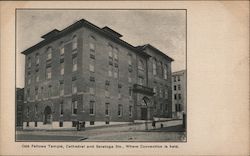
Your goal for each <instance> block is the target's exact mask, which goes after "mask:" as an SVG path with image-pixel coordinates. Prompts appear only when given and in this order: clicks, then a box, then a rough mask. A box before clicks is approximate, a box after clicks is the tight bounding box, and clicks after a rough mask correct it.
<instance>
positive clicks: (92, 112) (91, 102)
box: [89, 101, 95, 115]
mask: <svg viewBox="0 0 250 156" xmlns="http://www.w3.org/2000/svg"><path fill="white" fill-rule="evenodd" d="M94 107H95V102H94V101H90V103H89V114H90V115H94V114H95V110H94Z"/></svg>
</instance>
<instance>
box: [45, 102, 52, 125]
mask: <svg viewBox="0 0 250 156" xmlns="http://www.w3.org/2000/svg"><path fill="white" fill-rule="evenodd" d="M43 123H44V124H51V123H52V111H51V108H50V107H49V106H46V107H45V109H44V122H43Z"/></svg>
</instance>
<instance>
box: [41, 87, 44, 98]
mask: <svg viewBox="0 0 250 156" xmlns="http://www.w3.org/2000/svg"><path fill="white" fill-rule="evenodd" d="M43 94H44V93H43V87H41V98H43Z"/></svg>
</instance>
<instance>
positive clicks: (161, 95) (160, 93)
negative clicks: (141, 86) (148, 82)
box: [159, 87, 163, 97]
mask: <svg viewBox="0 0 250 156" xmlns="http://www.w3.org/2000/svg"><path fill="white" fill-rule="evenodd" d="M159 96H160V97H163V93H162V87H160V88H159Z"/></svg>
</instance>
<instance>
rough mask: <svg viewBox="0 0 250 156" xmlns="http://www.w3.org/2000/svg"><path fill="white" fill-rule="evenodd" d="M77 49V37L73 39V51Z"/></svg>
mask: <svg viewBox="0 0 250 156" xmlns="http://www.w3.org/2000/svg"><path fill="white" fill-rule="evenodd" d="M75 49H77V37H76V36H74V37H73V39H72V50H75Z"/></svg>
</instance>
